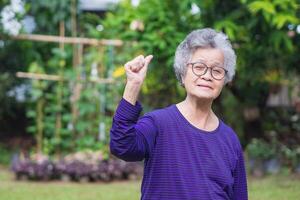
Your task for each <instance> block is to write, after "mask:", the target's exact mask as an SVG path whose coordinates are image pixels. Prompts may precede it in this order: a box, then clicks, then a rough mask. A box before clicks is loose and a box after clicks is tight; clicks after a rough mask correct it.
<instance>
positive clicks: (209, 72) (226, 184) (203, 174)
mask: <svg viewBox="0 0 300 200" xmlns="http://www.w3.org/2000/svg"><path fill="white" fill-rule="evenodd" d="M152 57H153V56H152V55H150V56H147V57H145V58H144V56H138V57H136V58H135V59H133V60H131V61H129V62H128V63H126V64H125V70H126V74H127V83H126V86H125V90H124V95H123V98H122V99H121V101H120V103H119V105H118V108H117V110H116V113H115V116H114V118H113V124H112V128H111V132H110V136H111V140H110V149H111V152H112V154H113V155H115V156H117V157H118V158H120V159H123V160H125V161H141V160H144V177H143V181H142V188H141V192H142V196H141V199H145V200H150V199H151V200H152V199H153V200H158V199H163V200H175V199H178V200H179V199H180V200H185V199H186V200H195V199H199V200H210V199H211V200H219V199H220V200H221V199H222V200H228V199H236V200H245V199H248V195H247V180H246V173H245V164H244V158H243V151H242V148H241V145H240V142H239V139H238V137H237V135H236V133H235V132H234V131H233V130H232V129H231V128H230V127H229V126H228V125H226V124H225V123H224V122H223V121H222V120H221V119H220V118H218V117H217V116H216V114H215V113H214V112H213V110H212V103H213V101H214V99H216V98H217V97H218V96H219V95H220V93H221V91H222V88H223V86H224V85H225V84H226V83H228V82H229V81H231V80H232V78H233V76H234V73H235V64H236V56H235V53H234V51H233V49H232V46H231V44H230V42H229V41H228V40H227V37H226V36H225V35H224V34H223V33H219V32H216V31H215V30H213V29H209V28H207V29H200V30H195V31H193V32H191V33H190V34H189V35H188V36H187V37H186V38H185V39H184V40H183V41H182V42H181V44H179V46H178V47H177V50H176V54H175V62H174V69H175V73H176V76H177V78H178V80H179V82H180V83H181V85H182V86H183V87H184V88H185V90H186V98H185V99H184V100H183V101H182V102H180V103H178V104H174V105H171V106H169V107H166V108H163V109H159V110H155V111H152V112H150V113H147V114H145V115H144V116H143V117H141V118H139V114H140V112H141V110H142V107H141V104H140V103H139V102H138V101H137V97H138V94H139V91H140V88H141V86H142V83H143V81H144V79H145V76H146V72H147V67H148V64H149V63H150V61H151V59H152Z"/></svg>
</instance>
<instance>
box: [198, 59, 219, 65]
mask: <svg viewBox="0 0 300 200" xmlns="http://www.w3.org/2000/svg"><path fill="white" fill-rule="evenodd" d="M197 62H203V63H204V64H206V61H205V60H203V59H197V60H196V61H195V62H193V63H197ZM212 65H214V66H215V65H217V66H223V65H222V64H221V63H219V62H216V61H214V62H213V63H212Z"/></svg>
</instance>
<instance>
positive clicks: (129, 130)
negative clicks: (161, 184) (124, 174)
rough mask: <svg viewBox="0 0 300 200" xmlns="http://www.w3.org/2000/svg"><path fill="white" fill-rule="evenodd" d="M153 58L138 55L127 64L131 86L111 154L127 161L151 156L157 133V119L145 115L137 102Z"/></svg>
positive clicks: (112, 135) (115, 123) (113, 136)
mask: <svg viewBox="0 0 300 200" xmlns="http://www.w3.org/2000/svg"><path fill="white" fill-rule="evenodd" d="M151 59H152V55H150V56H147V57H146V58H144V57H143V56H138V57H136V58H135V59H133V60H132V61H129V62H128V63H126V64H125V70H126V75H127V83H126V86H125V90H124V94H123V98H122V99H121V101H120V103H119V105H118V108H117V110H116V112H115V115H114V118H113V123H112V128H111V131H110V150H111V153H112V154H113V155H115V156H117V157H118V158H121V159H123V160H125V161H140V160H143V159H144V158H146V157H147V156H149V155H150V153H151V150H152V149H153V147H154V143H155V135H156V132H157V129H156V126H155V123H154V118H153V117H152V116H151V115H145V116H143V117H142V118H141V119H138V118H139V115H140V112H141V110H142V107H141V105H140V104H139V103H138V102H137V98H138V95H139V92H140V88H141V86H142V84H143V81H144V79H145V77H146V73H147V68H148V65H149V63H150V61H151Z"/></svg>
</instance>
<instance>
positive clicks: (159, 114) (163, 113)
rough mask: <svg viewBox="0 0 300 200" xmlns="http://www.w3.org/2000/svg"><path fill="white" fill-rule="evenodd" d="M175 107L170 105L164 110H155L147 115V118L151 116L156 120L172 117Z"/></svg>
mask: <svg viewBox="0 0 300 200" xmlns="http://www.w3.org/2000/svg"><path fill="white" fill-rule="evenodd" d="M173 106H174V105H169V106H167V107H164V108H159V109H154V110H152V111H150V112H147V113H145V116H150V117H153V118H155V119H163V118H165V117H168V116H170V115H172V111H173Z"/></svg>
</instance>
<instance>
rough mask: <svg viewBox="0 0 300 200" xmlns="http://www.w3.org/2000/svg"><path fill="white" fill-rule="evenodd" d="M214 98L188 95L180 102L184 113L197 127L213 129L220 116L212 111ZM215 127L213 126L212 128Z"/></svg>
mask: <svg viewBox="0 0 300 200" xmlns="http://www.w3.org/2000/svg"><path fill="white" fill-rule="evenodd" d="M211 107H212V100H209V99H199V98H192V97H190V96H187V97H186V99H185V100H184V101H182V102H180V103H179V104H178V108H179V110H180V111H181V112H182V114H183V115H184V116H185V117H186V118H187V119H188V120H189V121H190V122H191V123H193V124H196V125H197V127H199V128H203V129H211V128H212V127H213V126H214V125H212V124H214V123H215V122H216V121H217V120H218V118H217V116H216V115H215V114H214V112H213V111H212V108H211ZM212 129H213V128H212Z"/></svg>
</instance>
